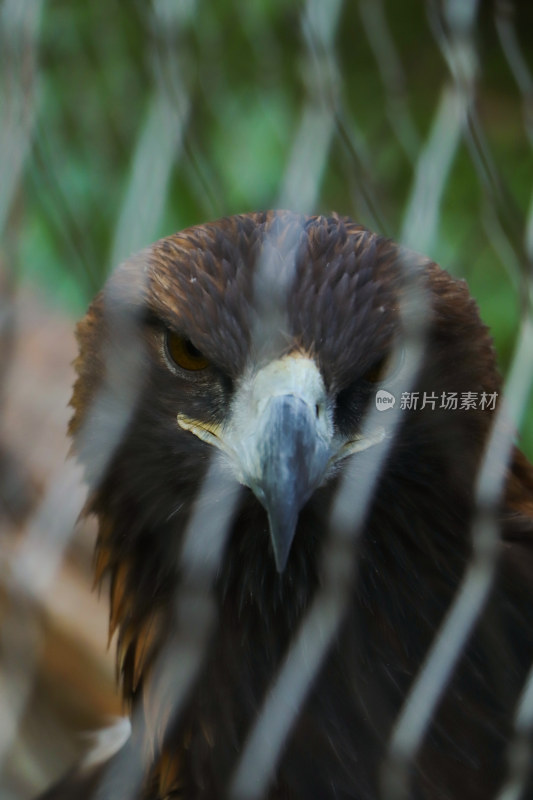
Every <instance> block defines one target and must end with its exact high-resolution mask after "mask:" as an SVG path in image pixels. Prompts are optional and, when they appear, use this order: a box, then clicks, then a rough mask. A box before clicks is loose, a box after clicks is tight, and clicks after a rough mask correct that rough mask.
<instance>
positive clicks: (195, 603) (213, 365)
mask: <svg viewBox="0 0 533 800" xmlns="http://www.w3.org/2000/svg"><path fill="white" fill-rule="evenodd" d="M77 339H78V343H79V356H78V358H77V360H76V362H75V368H76V373H77V378H76V382H75V386H74V391H73V397H72V406H73V416H72V420H71V424H70V434H71V436H72V438H73V449H74V452H75V454H76V456H77V458H78V459H79V461H80V462H81V464H82V465H83V467H84V469H85V477H86V481H87V484H88V500H87V504H86V507H85V509H84V513H86V514H90V515H95V516H96V518H97V520H98V524H99V533H98V538H97V543H96V552H95V562H94V563H95V582H96V584H101V583H102V582H103V581H107V582H108V585H109V592H110V638H111V637H112V636H114V635H116V640H117V676H118V680H119V683H120V686H121V691H122V695H123V698H124V702H125V707H126V709H127V711H128V715H129V719H130V722H129V723H125V724H122V723H121V726H119V727H120V731H119V732H118V734H117V736H116V742H115V743H114V744H113V746H112V747H111V748H108V749H107V751H106V753H105V755H102V753H101V752H100V751H99V753H100V754H99V755H98V756H97V757H95V756H94V754H93V757H91V756H88V758H87V760H85V761H84V762H83V763H82V764H80V765H78V766H77V767H75V768H74V769H73V770H72V771H71V772H70V773H69V774H68V775H67V776H66V777H65V778H63V779H62V780H61V781H60V782H59V783H58V784H57V785H56V786H55V787H53V788H52V789H50V790H48V792H47V793H45V794H44V795H43V798H46V800H67V798H76V800H80V799H81V798H92V799H93V800H96V799H97V798H98V800H170V798H183V799H184V800H218V799H219V798H220V800H224V798H237V800H251V799H252V798H254V799H255V798H257V800H259V798H264V800H304V798H305V799H306V800H307V799H308V798H320V800H375V799H376V798H379V797H383V798H385V795H386V793H384V789H383V787H384V783H383V774H384V772H383V770H384V765H385V764H387V763H389V762H390V752H391V751H390V742H391V739H392V738H393V737H394V733H395V731H396V732H397V730H398V719H399V717H400V715H401V713H402V709H404V708H405V704H406V702H407V701H408V698H409V697H410V693H411V692H412V691H413V687H414V686H415V685H416V681H417V678H418V676H419V675H420V672H421V670H422V669H423V665H424V664H425V660H426V658H427V656H428V653H429V652H430V651H431V648H432V645H433V643H434V641H435V637H436V636H437V633H438V631H439V630H441V628H442V626H443V625H445V624H446V620H447V619H448V615H449V613H450V609H451V608H452V605H453V603H454V602H455V599H456V597H457V595H458V593H459V591H460V588H461V587H462V586H463V585H464V581H465V578H466V576H467V575H468V571H469V568H470V567H471V564H472V562H473V560H475V559H476V558H480V556H479V552H478V551H479V549H480V548H479V543H478V540H477V539H476V530H477V529H478V528H479V525H481V527H482V528H483V524H486V525H489V524H490V523H491V521H492V522H494V523H495V524H496V525H497V536H496V540H495V542H494V547H493V548H492V551H491V553H492V555H491V558H490V559H487V560H488V562H490V563H488V566H487V569H488V570H489V571H491V570H492V573H491V575H492V577H491V580H490V586H489V588H488V591H487V596H486V598H485V601H484V602H483V603H482V604H481V607H480V610H479V613H478V614H477V615H474V616H473V617H472V622H471V626H470V627H471V629H470V630H469V632H468V635H466V636H465V640H464V646H462V647H461V648H460V652H459V653H458V654H457V658H456V659H455V660H454V661H453V663H452V664H451V666H450V670H449V675H448V676H447V678H446V680H444V681H443V685H442V689H441V691H440V694H439V696H438V698H437V699H436V701H435V703H434V709H432V712H431V714H430V715H429V719H428V721H427V725H426V729H425V730H424V734H423V736H421V739H420V743H419V746H417V747H416V748H415V749H414V751H413V753H412V758H411V759H410V761H409V763H408V765H407V770H408V783H407V786H408V789H407V794H406V795H405V796H406V797H412V798H416V800H437V799H441V800H444V799H445V798H454V799H455V800H457V799H458V798H461V800H486V799H487V798H491V797H496V796H497V793H498V792H499V791H501V790H502V787H503V786H504V785H505V781H506V780H507V777H508V770H509V758H510V746H511V743H512V741H513V737H514V736H515V733H514V726H515V723H514V719H515V714H516V709H517V707H518V704H519V702H520V698H521V693H522V691H523V688H524V685H525V682H526V680H527V676H528V671H529V669H530V666H531V663H532V661H533V612H532V599H533V582H532V576H533V468H532V467H531V465H530V464H529V463H528V461H527V460H526V458H525V456H524V455H523V454H522V453H521V452H520V450H519V449H518V448H517V447H516V446H515V445H514V444H513V432H512V430H511V429H510V427H509V426H508V425H507V423H505V421H504V422H503V423H501V421H500V420H501V419H504V417H503V416H502V408H503V405H502V402H501V391H502V380H501V377H500V375H499V372H498V369H497V366H496V356H495V351H494V347H493V343H492V339H491V336H490V332H489V330H488V328H487V327H486V326H485V325H484V324H483V322H482V321H481V319H480V315H479V312H478V308H477V306H476V303H475V301H474V300H473V299H472V297H471V296H470V293H469V291H468V287H467V285H466V282H465V281H463V280H458V279H456V278H454V277H452V276H451V275H450V274H448V273H447V272H446V271H444V270H443V269H441V268H440V267H439V266H438V265H437V264H435V263H434V262H432V261H431V260H430V259H428V258H425V257H423V256H421V255H419V254H416V253H414V252H411V251H410V250H408V249H406V248H404V247H402V246H400V245H398V244H397V243H395V242H394V241H392V240H391V239H388V238H385V237H383V236H381V235H378V234H376V233H373V232H372V231H370V230H368V229H367V228H365V227H364V226H363V225H360V224H356V223H354V222H353V221H351V220H350V219H348V218H345V217H341V216H339V215H336V214H333V215H331V216H304V215H300V214H297V213H293V212H289V211H269V212H257V213H249V214H241V215H235V216H229V217H225V218H223V219H220V220H218V221H215V222H211V223H208V224H203V225H198V226H194V227H191V228H188V229H186V230H184V231H182V232H180V233H177V234H174V235H172V236H168V237H166V238H163V239H161V240H160V241H158V242H156V243H155V244H153V245H151V246H150V247H148V248H147V249H146V250H144V251H143V252H141V253H139V254H138V255H136V256H133V257H132V258H130V259H129V260H128V261H126V262H125V263H124V264H122V265H121V266H120V267H119V268H117V270H116V271H115V272H114V273H113V274H112V276H111V277H110V278H109V280H108V282H107V284H106V285H105V287H104V289H103V290H102V291H101V292H100V294H98V295H97V297H96V298H95V299H94V301H93V302H92V304H91V306H90V307H89V310H88V312H87V314H86V316H85V317H84V319H83V320H82V321H81V322H80V323H79V326H78V329H77ZM498 425H499V429H501V430H503V431H504V433H505V436H504V440H505V441H506V442H508V446H503V447H502V448H500V450H499V451H498V453H497V457H496V458H495V459H494V458H493V462H494V463H492V464H491V465H489V468H488V469H486V466H487V459H488V458H489V453H490V443H491V441H492V439H491V437H492V436H493V433H494V431H495V430H496V429H497V427H498ZM484 469H485V472H488V473H490V472H491V470H492V472H494V471H496V472H498V470H499V471H500V472H501V476H502V478H501V482H500V483H501V491H499V492H496V493H495V494H494V496H492V497H491V498H490V503H489V504H488V507H487V504H486V503H485V505H483V503H481V501H480V497H481V496H482V494H483V492H482V491H481V490H480V485H481V484H480V480H479V476H480V474H481V473H482V472H483V470H484ZM480 520H481V522H480ZM339 532H340V533H339ZM481 558H482V556H481ZM317 598H318V600H317ZM328 598H329V600H330V601H331V602H330V605H329V606H328ZM322 601H323V602H322ZM320 602H322V605H321V606H317V603H320ZM318 607H319V608H321V609H322V610H323V611H324V609H325V611H324V614H323V618H321V619H323V625H324V626H325V629H326V633H325V634H324V636H323V639H324V641H323V643H322V645H317V641H318V638H320V637H319V634H320V631H323V627H321V625H322V623H320V624H319V625H317V626H315V628H313V627H312V625H311V623H310V622H309V621H310V619H311V615H312V614H313V613H314V611H316V609H317V608H318ZM328 608H329V612H328ZM313 619H315V621H316V617H315V618H313ZM80 624H82V621H80ZM306 625H307V629H306V627H305V626H306ZM306 630H307V637H308V638H307V640H306V639H305V636H304V633H305V631H306ZM313 631H314V634H313ZM317 632H318V633H317ZM324 642H325V643H324ZM296 647H300V651H299V652H300V658H299V659H298V658H296V657H295V656H294V654H295V648H296ZM317 647H318V650H319V651H320V652H319V656H318V657H316V658H315V660H314V661H313V655H312V653H313V652H315V651H316V649H317ZM302 653H303V656H302V655H301V654H302ZM306 653H307V654H308V655H306ZM291 659H292V661H291ZM311 662H312V664H311ZM291 664H292V665H293V666H294V665H296V666H295V669H294V670H293V672H294V675H293V683H292V684H290V685H291V686H293V688H294V692H292V691H291V693H290V694H289V695H287V694H286V695H285V696H284V695H283V694H281V695H279V691H278V690H279V687H280V681H281V679H282V677H283V676H284V675H286V674H287V670H288V669H289V666H290V665H291ZM310 664H311V666H310ZM276 692H278V695H276V696H277V697H278V698H279V697H280V696H281V698H282V701H281V704H280V708H281V710H282V712H283V714H284V715H285V718H286V722H285V724H284V727H283V726H281V727H282V728H283V729H282V730H281V733H279V732H278V734H274V733H273V729H271V728H269V727H268V726H266V727H265V725H264V723H265V720H266V719H268V708H269V702H271V701H272V699H273V697H274V695H275V694H276ZM271 716H272V715H271ZM273 718H274V719H276V717H275V715H274V716H273ZM273 737H274V738H275V739H276V741H274V743H272V741H271V740H272V738H273ZM276 737H277V738H276ZM254 748H255V749H254ZM269 748H270V750H269ZM105 750H106V749H105V748H104V751H105ZM266 751H268V752H270V751H271V752H272V753H273V755H271V757H270V761H268V759H267V761H268V768H266V767H265V768H264V769H263V773H262V777H261V776H260V775H259V767H258V766H257V762H256V763H255V767H254V761H253V753H254V752H255V753H256V754H257V753H260V754H261V753H263V755H264V752H266ZM262 763H263V762H262ZM265 763H266V762H265ZM250 764H251V766H250ZM245 765H248V772H246V770H245ZM263 766H264V764H263ZM256 768H257V770H258V772H257V775H254V769H256ZM250 770H251V771H250ZM526 773H527V765H526ZM524 782H525V788H524V791H525V792H526V794H525V795H524V796H527V797H533V781H532V780H531V775H529V777H528V776H527V775H526V777H525V778H524Z"/></svg>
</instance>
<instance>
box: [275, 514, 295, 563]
mask: <svg viewBox="0 0 533 800" xmlns="http://www.w3.org/2000/svg"><path fill="white" fill-rule="evenodd" d="M268 523H269V528H270V540H271V542H272V549H273V551H274V561H275V562H276V570H277V572H278V573H279V574H280V575H281V574H282V573H283V572H285V568H286V566H287V561H288V560H289V553H290V550H291V547H292V542H293V539H294V533H295V531H296V523H297V518H295V519H294V520H291V521H290V522H286V523H285V524H279V523H277V522H276V521H274V520H273V519H272V517H271V516H270V514H269V518H268Z"/></svg>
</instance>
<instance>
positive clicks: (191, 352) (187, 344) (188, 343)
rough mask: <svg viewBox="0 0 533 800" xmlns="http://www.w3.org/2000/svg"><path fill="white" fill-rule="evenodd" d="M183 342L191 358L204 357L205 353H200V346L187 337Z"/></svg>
mask: <svg viewBox="0 0 533 800" xmlns="http://www.w3.org/2000/svg"><path fill="white" fill-rule="evenodd" d="M183 344H184V347H185V349H186V351H187V353H188V355H190V357H191V358H203V355H202V354H201V353H200V351H199V350H198V348H197V347H195V346H194V345H193V343H192V342H191V341H190V340H189V339H185V340H184V343H183Z"/></svg>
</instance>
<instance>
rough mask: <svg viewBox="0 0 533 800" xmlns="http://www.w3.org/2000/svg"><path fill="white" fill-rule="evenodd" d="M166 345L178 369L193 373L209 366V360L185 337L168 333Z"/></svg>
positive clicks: (169, 355)
mask: <svg viewBox="0 0 533 800" xmlns="http://www.w3.org/2000/svg"><path fill="white" fill-rule="evenodd" d="M165 343H166V349H167V354H168V357H169V358H170V360H171V361H173V362H174V364H176V365H177V366H178V367H181V368H182V369H186V370H189V371H190V372H193V371H197V370H201V369H205V368H206V367H208V366H209V361H208V360H207V358H206V357H205V356H204V355H203V354H202V353H201V352H200V351H199V350H197V348H196V347H195V346H194V345H193V343H192V342H190V341H189V339H185V337H184V336H178V334H177V333H172V331H167V334H166V339H165Z"/></svg>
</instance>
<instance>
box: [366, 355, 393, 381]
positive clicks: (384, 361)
mask: <svg viewBox="0 0 533 800" xmlns="http://www.w3.org/2000/svg"><path fill="white" fill-rule="evenodd" d="M390 366H391V365H390V358H389V356H388V355H385V356H383V358H380V359H379V361H376V362H375V364H373V365H372V366H371V367H370V369H368V370H367V371H366V372H365V374H364V375H363V380H365V381H366V382H367V383H380V382H381V381H382V380H384V379H385V378H386V377H387V375H388V373H389V372H390Z"/></svg>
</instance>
